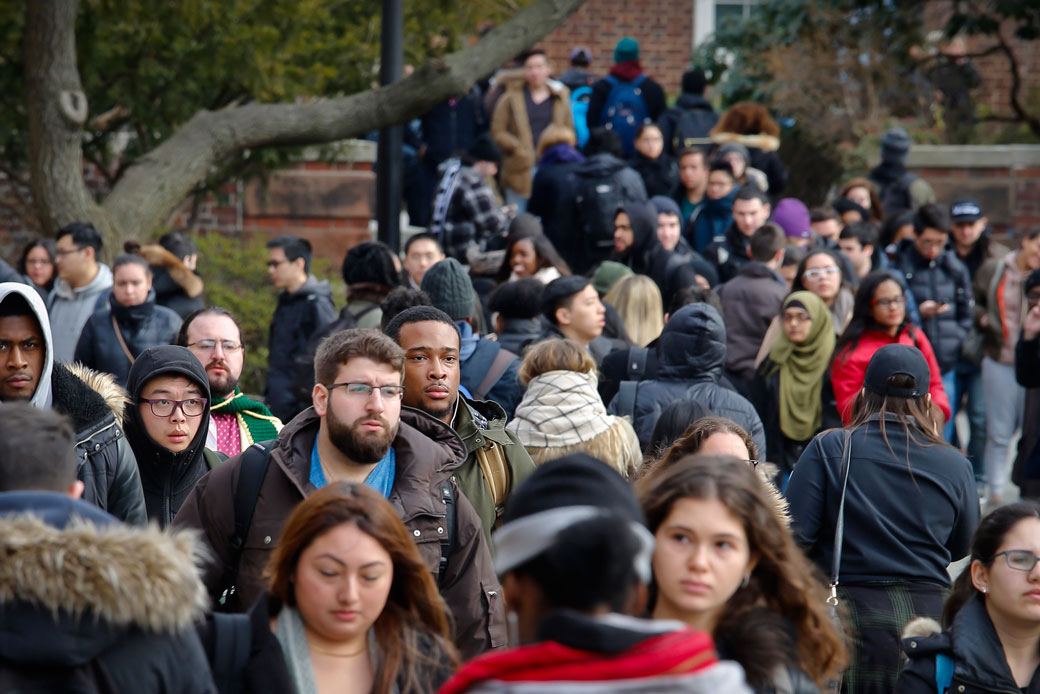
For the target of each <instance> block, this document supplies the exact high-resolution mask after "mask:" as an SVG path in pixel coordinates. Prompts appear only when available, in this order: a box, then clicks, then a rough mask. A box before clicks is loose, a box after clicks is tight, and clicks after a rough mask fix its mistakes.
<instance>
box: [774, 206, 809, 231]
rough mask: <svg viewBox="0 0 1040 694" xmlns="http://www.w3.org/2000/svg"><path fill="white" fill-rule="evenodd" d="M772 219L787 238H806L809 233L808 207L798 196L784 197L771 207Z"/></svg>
mask: <svg viewBox="0 0 1040 694" xmlns="http://www.w3.org/2000/svg"><path fill="white" fill-rule="evenodd" d="M773 221H774V222H776V223H777V224H778V225H780V228H781V229H783V230H784V236H786V237H787V238H789V239H807V238H809V237H810V236H811V235H812V234H811V227H810V220H809V208H808V207H806V206H805V203H803V202H802V201H801V200H799V199H798V198H784V199H783V200H780V201H779V202H778V203H776V207H775V208H774V209H773Z"/></svg>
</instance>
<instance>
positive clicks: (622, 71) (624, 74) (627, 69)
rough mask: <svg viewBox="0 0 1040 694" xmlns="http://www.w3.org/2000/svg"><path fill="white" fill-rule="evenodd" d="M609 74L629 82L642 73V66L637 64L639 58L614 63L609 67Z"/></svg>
mask: <svg viewBox="0 0 1040 694" xmlns="http://www.w3.org/2000/svg"><path fill="white" fill-rule="evenodd" d="M610 74H612V75H614V77H617V78H618V79H620V80H624V81H625V82H631V81H632V80H634V79H635V78H636V77H639V76H640V75H641V74H643V66H642V65H640V64H639V59H636V60H626V61H625V62H623V63H614V64H613V65H612V66H611V68H610Z"/></svg>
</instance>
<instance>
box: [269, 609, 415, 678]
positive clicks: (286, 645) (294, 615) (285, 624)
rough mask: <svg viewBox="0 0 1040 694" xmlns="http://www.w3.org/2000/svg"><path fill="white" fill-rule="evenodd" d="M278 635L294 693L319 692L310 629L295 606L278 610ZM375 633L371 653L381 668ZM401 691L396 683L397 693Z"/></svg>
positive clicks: (370, 645) (373, 659)
mask: <svg viewBox="0 0 1040 694" xmlns="http://www.w3.org/2000/svg"><path fill="white" fill-rule="evenodd" d="M275 637H276V638H277V639H278V645H280V646H281V647H282V653H283V654H284V656H285V666H286V668H288V670H289V677H290V678H291V679H292V681H293V689H294V694H318V685H317V683H316V682H315V681H314V665H313V664H312V663H311V650H310V646H309V645H308V644H307V633H306V632H305V631H304V629H303V618H302V617H301V616H300V613H299V612H298V611H297V610H296V608H294V607H288V606H285V607H283V608H282V609H281V611H279V612H278V625H277V627H276V628H275ZM376 651H377V649H376V643H375V636H374V633H373V632H372V630H371V629H369V631H368V654H369V658H372V664H373V667H372V670H373V672H375V671H376V670H378V667H377V663H376V659H375V658H374V655H376ZM398 691H399V689H398V687H397V686H396V684H395V685H394V689H393V694H397V692H398Z"/></svg>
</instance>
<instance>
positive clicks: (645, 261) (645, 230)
mask: <svg viewBox="0 0 1040 694" xmlns="http://www.w3.org/2000/svg"><path fill="white" fill-rule="evenodd" d="M618 212H624V213H625V214H627V215H628V220H629V223H630V224H631V225H632V245H631V246H629V247H628V248H626V249H625V250H624V251H621V252H618V251H616V250H615V251H614V253H613V254H612V255H611V257H610V259H611V260H615V261H617V262H619V263H624V264H625V265H627V266H628V267H630V268H632V272H634V273H636V274H637V275H645V274H648V273H649V271H650V258H651V256H652V255H653V253H654V251H656V250H657V248H658V247H659V244H658V242H657V211H656V210H655V208H654V207H653V205H651V204H650V203H647V202H628V203H625V204H623V205H621V206H619V207H618Z"/></svg>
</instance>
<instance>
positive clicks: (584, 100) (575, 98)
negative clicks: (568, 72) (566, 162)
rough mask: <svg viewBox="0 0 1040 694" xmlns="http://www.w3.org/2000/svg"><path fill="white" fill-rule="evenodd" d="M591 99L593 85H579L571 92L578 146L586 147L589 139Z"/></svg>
mask: <svg viewBox="0 0 1040 694" xmlns="http://www.w3.org/2000/svg"><path fill="white" fill-rule="evenodd" d="M590 99H592V87H578V88H577V89H575V90H574V91H573V92H571V116H572V117H573V118H574V132H575V134H576V135H577V136H578V147H584V146H585V143H586V142H588V140H589V122H588V114H589V100H590Z"/></svg>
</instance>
